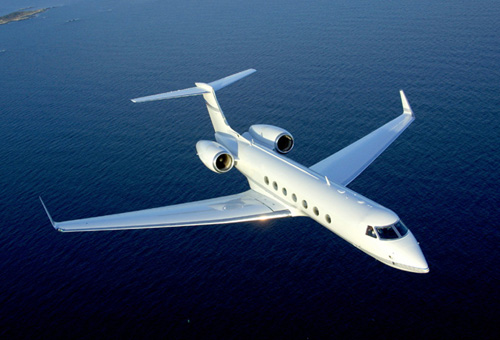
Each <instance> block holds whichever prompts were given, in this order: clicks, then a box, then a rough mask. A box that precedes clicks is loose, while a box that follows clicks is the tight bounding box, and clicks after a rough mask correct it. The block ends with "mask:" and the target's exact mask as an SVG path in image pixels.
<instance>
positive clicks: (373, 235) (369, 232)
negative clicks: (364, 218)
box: [366, 226, 377, 238]
mask: <svg viewBox="0 0 500 340" xmlns="http://www.w3.org/2000/svg"><path fill="white" fill-rule="evenodd" d="M366 235H368V236H371V237H373V238H377V235H375V230H373V227H372V226H368V228H366Z"/></svg>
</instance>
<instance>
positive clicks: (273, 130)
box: [248, 124, 293, 154]
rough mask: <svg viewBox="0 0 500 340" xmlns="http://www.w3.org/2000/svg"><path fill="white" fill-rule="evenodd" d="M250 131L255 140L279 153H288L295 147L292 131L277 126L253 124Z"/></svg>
mask: <svg viewBox="0 0 500 340" xmlns="http://www.w3.org/2000/svg"><path fill="white" fill-rule="evenodd" d="M248 132H249V133H250V135H251V136H252V138H253V139H254V140H256V141H257V142H259V143H261V144H264V145H265V146H267V147H269V148H271V149H274V150H276V151H278V152H279V153H283V154H285V153H288V152H290V150H292V148H293V137H292V135H291V134H290V132H288V131H286V130H285V129H282V128H279V127H277V126H272V125H265V124H258V125H252V126H250V129H249V130H248Z"/></svg>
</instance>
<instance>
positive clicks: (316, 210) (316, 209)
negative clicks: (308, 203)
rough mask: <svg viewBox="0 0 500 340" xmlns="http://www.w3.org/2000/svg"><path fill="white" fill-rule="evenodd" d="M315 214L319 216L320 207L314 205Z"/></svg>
mask: <svg viewBox="0 0 500 340" xmlns="http://www.w3.org/2000/svg"><path fill="white" fill-rule="evenodd" d="M313 212H314V215H316V216H318V215H319V210H318V208H316V207H314V208H313Z"/></svg>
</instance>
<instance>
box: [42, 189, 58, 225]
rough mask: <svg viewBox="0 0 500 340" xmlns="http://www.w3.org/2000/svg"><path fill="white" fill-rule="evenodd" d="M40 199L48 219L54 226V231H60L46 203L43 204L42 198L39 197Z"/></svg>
mask: <svg viewBox="0 0 500 340" xmlns="http://www.w3.org/2000/svg"><path fill="white" fill-rule="evenodd" d="M38 198H39V199H40V202H41V203H42V206H43V209H44V210H45V213H46V214H47V217H48V218H49V220H50V224H52V227H54V229H56V230H59V229H58V228H57V226H56V222H55V221H54V220H53V219H52V216H50V213H49V210H48V209H47V206H46V205H45V203H43V200H42V196H38Z"/></svg>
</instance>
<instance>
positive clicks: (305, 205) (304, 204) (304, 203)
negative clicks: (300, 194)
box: [302, 200, 307, 209]
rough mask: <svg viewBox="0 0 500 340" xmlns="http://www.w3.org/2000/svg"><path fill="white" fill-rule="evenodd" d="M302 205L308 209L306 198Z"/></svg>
mask: <svg viewBox="0 0 500 340" xmlns="http://www.w3.org/2000/svg"><path fill="white" fill-rule="evenodd" d="M302 206H303V207H304V208H306V209H307V201H306V200H303V201H302Z"/></svg>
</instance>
